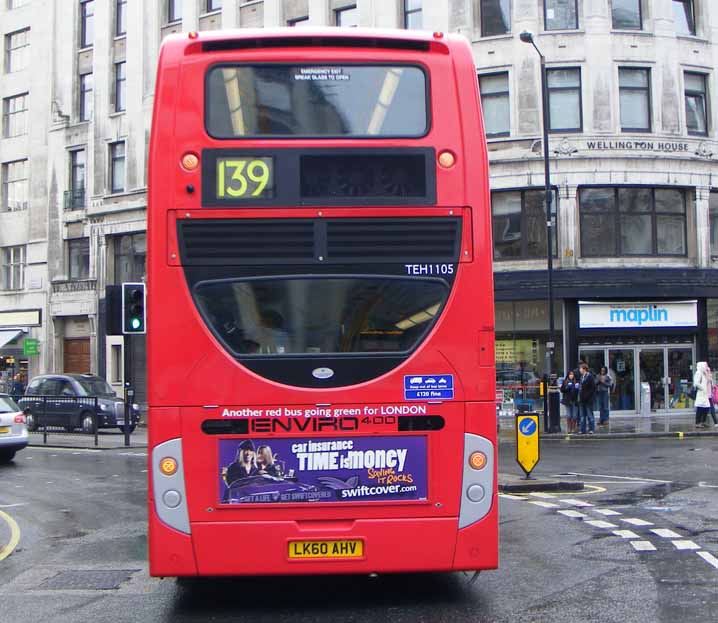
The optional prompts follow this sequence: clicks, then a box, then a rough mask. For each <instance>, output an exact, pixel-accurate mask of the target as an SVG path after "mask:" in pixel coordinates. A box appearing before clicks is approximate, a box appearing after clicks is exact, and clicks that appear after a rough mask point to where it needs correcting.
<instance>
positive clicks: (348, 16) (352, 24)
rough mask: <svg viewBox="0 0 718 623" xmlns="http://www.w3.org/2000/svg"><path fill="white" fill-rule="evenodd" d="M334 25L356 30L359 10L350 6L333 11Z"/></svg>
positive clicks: (354, 5)
mask: <svg viewBox="0 0 718 623" xmlns="http://www.w3.org/2000/svg"><path fill="white" fill-rule="evenodd" d="M334 23H335V24H336V25H337V26H339V27H341V28H356V27H357V26H358V25H359V9H357V5H356V4H352V5H349V6H346V7H343V8H341V9H337V10H336V11H334Z"/></svg>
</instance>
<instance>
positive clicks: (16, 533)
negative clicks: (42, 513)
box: [0, 511, 20, 561]
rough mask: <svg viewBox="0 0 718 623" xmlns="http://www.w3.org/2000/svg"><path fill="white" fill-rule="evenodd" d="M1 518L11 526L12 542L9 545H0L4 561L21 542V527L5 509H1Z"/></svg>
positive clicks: (0, 552)
mask: <svg viewBox="0 0 718 623" xmlns="http://www.w3.org/2000/svg"><path fill="white" fill-rule="evenodd" d="M0 519H4V520H5V523H7V525H8V526H10V542H9V543H8V544H7V545H0V561H3V560H5V559H6V558H7V557H8V556H9V555H10V554H12V553H13V551H14V550H15V548H16V547H17V544H18V543H19V542H20V527H19V526H18V525H17V523H16V522H15V520H14V519H13V518H12V517H10V515H8V514H7V513H4V512H3V511H0Z"/></svg>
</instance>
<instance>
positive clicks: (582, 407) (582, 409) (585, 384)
mask: <svg viewBox="0 0 718 623" xmlns="http://www.w3.org/2000/svg"><path fill="white" fill-rule="evenodd" d="M579 370H580V372H581V377H580V379H579V381H580V383H581V387H580V389H579V390H578V418H579V429H580V433H581V434H582V435H585V434H586V433H588V434H589V435H593V433H595V432H596V420H595V419H594V417H593V400H594V397H595V395H596V379H595V378H594V376H593V374H591V372H590V371H589V369H588V364H587V363H581V365H580V367H579Z"/></svg>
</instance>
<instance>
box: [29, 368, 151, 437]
mask: <svg viewBox="0 0 718 623" xmlns="http://www.w3.org/2000/svg"><path fill="white" fill-rule="evenodd" d="M18 403H19V404H20V406H21V407H22V409H23V411H24V412H25V421H26V424H27V428H28V430H31V431H33V430H36V429H37V428H38V426H42V425H46V426H53V427H55V426H61V427H64V428H65V429H66V430H67V431H68V432H72V431H74V430H75V429H76V428H81V429H82V431H83V432H84V433H89V434H93V433H94V432H95V429H96V428H112V427H115V426H116V427H118V428H119V429H120V430H121V431H123V432H124V430H125V429H124V426H125V402H124V401H123V400H122V399H121V398H118V397H117V394H115V392H113V391H112V388H111V387H110V386H109V385H108V384H107V381H105V379H103V378H101V377H99V376H95V375H93V374H44V375H42V376H36V377H35V378H34V379H32V380H31V381H30V383H29V384H28V386H27V389H26V390H25V395H24V396H23V397H22V398H21V399H20V400H19V401H18ZM130 413H131V416H130V418H131V419H130V432H132V431H133V430H135V426H137V423H138V422H139V420H140V411H139V407H138V406H137V405H136V404H133V405H132V406H131V408H130Z"/></svg>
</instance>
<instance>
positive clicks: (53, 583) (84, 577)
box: [38, 569, 139, 591]
mask: <svg viewBox="0 0 718 623" xmlns="http://www.w3.org/2000/svg"><path fill="white" fill-rule="evenodd" d="M137 571H139V569H108V570H97V571H95V570H88V571H61V572H60V573H58V574H57V575H56V576H54V577H52V578H48V579H47V580H45V581H44V582H43V583H42V584H40V585H39V586H38V588H40V589H44V590H91V591H107V590H112V589H118V588H120V584H122V583H123V582H126V581H127V580H129V579H130V578H131V577H132V574H133V573H136V572H137Z"/></svg>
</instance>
